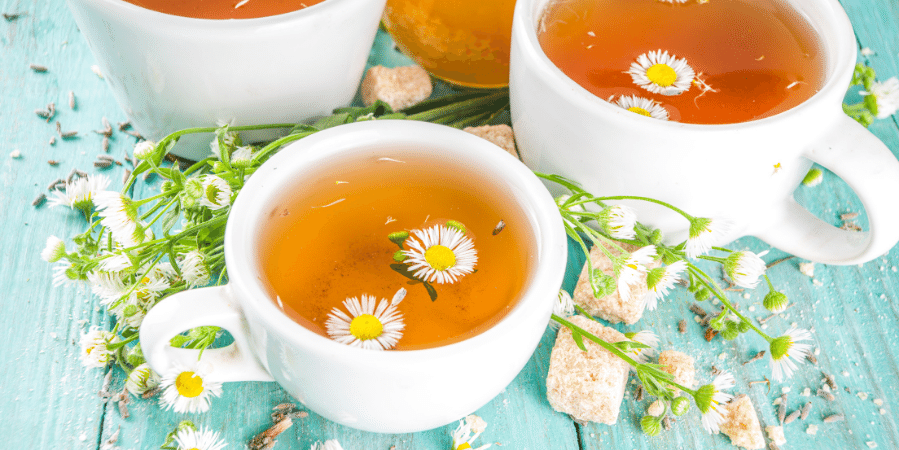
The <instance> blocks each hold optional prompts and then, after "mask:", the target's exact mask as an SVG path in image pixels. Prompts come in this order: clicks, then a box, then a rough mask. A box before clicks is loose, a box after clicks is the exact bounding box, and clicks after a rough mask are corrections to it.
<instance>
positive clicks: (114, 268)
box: [99, 253, 131, 272]
mask: <svg viewBox="0 0 899 450" xmlns="http://www.w3.org/2000/svg"><path fill="white" fill-rule="evenodd" d="M103 256H106V257H105V258H103V259H101V260H100V266H99V268H100V270H101V271H103V272H122V271H125V270H128V269H130V268H131V258H129V257H128V255H126V254H124V253H107V254H106V255H103Z"/></svg>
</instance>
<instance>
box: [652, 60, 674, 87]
mask: <svg viewBox="0 0 899 450" xmlns="http://www.w3.org/2000/svg"><path fill="white" fill-rule="evenodd" d="M646 78H649V81H652V82H653V83H655V84H657V85H659V86H662V87H668V86H671V85H672V84H674V82H675V81H676V80H677V72H675V71H674V69H672V68H671V66H669V65H667V64H656V65H654V66H652V67H650V68H649V69H647V70H646Z"/></svg>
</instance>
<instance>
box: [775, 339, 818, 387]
mask: <svg viewBox="0 0 899 450" xmlns="http://www.w3.org/2000/svg"><path fill="white" fill-rule="evenodd" d="M811 340H812V334H811V333H809V332H808V330H803V329H802V328H796V327H793V328H790V329H789V330H787V332H786V333H784V335H783V336H781V337H779V338H776V339H774V340H772V341H771V343H770V346H769V348H770V352H769V353H770V355H771V379H772V380H773V381H783V380H785V379H787V378H790V377H791V376H793V372H795V371H796V369H797V368H798V364H802V363H803V361H805V359H806V358H807V357H808V355H809V354H811V349H812V346H811V344H801V343H799V341H811Z"/></svg>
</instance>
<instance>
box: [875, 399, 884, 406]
mask: <svg viewBox="0 0 899 450" xmlns="http://www.w3.org/2000/svg"><path fill="white" fill-rule="evenodd" d="M874 404H875V405H877V406H883V399H882V398H875V399H874Z"/></svg>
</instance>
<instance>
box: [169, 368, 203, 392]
mask: <svg viewBox="0 0 899 450" xmlns="http://www.w3.org/2000/svg"><path fill="white" fill-rule="evenodd" d="M175 389H177V390H178V393H179V394H181V396H182V397H190V398H193V397H196V396H198V395H200V394H202V393H203V379H202V378H200V376H198V375H197V374H195V373H193V372H181V373H180V374H179V375H178V378H175Z"/></svg>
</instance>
